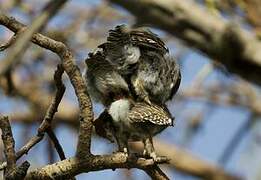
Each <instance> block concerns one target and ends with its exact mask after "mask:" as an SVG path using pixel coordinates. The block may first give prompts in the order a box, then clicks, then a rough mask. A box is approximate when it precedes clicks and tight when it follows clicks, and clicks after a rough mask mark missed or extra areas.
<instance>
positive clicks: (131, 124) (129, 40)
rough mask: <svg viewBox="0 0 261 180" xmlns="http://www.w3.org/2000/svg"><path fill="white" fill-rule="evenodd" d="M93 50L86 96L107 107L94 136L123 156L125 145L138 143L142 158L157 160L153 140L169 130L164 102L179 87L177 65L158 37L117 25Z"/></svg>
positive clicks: (170, 121)
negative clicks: (111, 142) (112, 141)
mask: <svg viewBox="0 0 261 180" xmlns="http://www.w3.org/2000/svg"><path fill="white" fill-rule="evenodd" d="M98 47H99V48H100V49H98V50H97V51H96V52H94V53H90V54H89V58H87V60H86V64H87V70H86V73H85V78H86V82H87V88H88V92H89V94H90V95H91V97H92V98H93V99H95V100H96V101H98V102H100V103H102V104H103V105H104V106H105V107H106V110H105V112H104V113H103V116H102V117H107V120H104V119H103V118H99V121H96V122H95V123H96V125H98V124H99V126H97V127H96V132H97V133H98V134H100V135H102V136H107V137H106V138H109V139H111V138H115V140H116V141H117V143H118V146H119V150H120V151H123V152H127V151H128V140H142V141H143V143H144V148H145V151H144V152H145V154H146V155H148V156H150V157H152V158H153V159H154V160H157V156H156V154H155V151H154V148H153V144H152V137H153V136H154V135H156V134H157V133H159V132H161V131H162V130H164V129H165V128H166V127H167V126H170V125H173V118H172V117H171V115H170V113H169V111H168V109H167V108H166V105H165V103H166V101H167V100H169V99H171V98H172V97H173V95H174V94H175V93H176V91H177V89H178V87H179V84H180V79H181V76H180V69H179V66H178V65H177V63H176V62H175V61H174V60H173V59H172V58H170V56H169V54H168V48H167V47H166V46H165V44H164V43H163V42H162V41H161V40H160V38H158V37H157V35H155V34H154V33H152V32H150V31H148V30H144V29H129V28H127V27H126V26H117V27H116V28H115V29H113V30H110V31H109V36H108V38H107V42H105V43H103V44H101V45H100V46H98ZM106 113H107V115H106ZM108 117H111V118H110V119H109V120H108ZM104 132H106V133H104ZM107 132H108V133H107ZM108 134H110V137H109V135H108Z"/></svg>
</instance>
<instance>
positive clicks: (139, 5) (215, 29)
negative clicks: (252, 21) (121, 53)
mask: <svg viewBox="0 0 261 180" xmlns="http://www.w3.org/2000/svg"><path fill="white" fill-rule="evenodd" d="M110 1H111V2H113V3H115V4H117V5H120V6H122V7H123V8H125V9H126V10H128V11H129V12H131V13H132V14H133V15H134V16H135V17H136V21H137V24H138V25H150V26H153V27H156V28H159V29H162V30H165V31H166V32H169V33H170V34H172V35H174V36H176V37H178V38H180V39H181V40H183V41H184V42H185V43H186V44H188V45H189V46H191V47H194V48H195V49H198V50H200V51H201V52H202V53H204V54H206V55H207V56H209V57H210V59H213V60H215V61H218V62H220V63H222V64H223V65H224V66H225V67H226V68H227V70H228V71H229V72H231V73H235V74H238V75H239V76H241V77H243V78H244V79H246V80H248V81H250V82H254V83H256V84H258V85H261V78H260V74H261V51H260V49H261V42H260V41H258V39H257V38H256V37H254V36H253V35H252V34H250V33H249V32H246V31H244V30H243V29H242V28H240V27H239V26H237V25H235V24H233V23H231V22H225V20H224V19H221V18H220V17H216V16H214V15H213V14H210V13H208V12H207V11H204V10H203V9H202V7H200V6H199V5H198V4H196V3H195V2H193V1H191V0H187V1H178V0H162V1H157V0H152V1H148V0H134V1H133V0H110ZM144 12H146V13H144Z"/></svg>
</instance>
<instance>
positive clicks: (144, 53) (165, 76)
mask: <svg viewBox="0 0 261 180" xmlns="http://www.w3.org/2000/svg"><path fill="white" fill-rule="evenodd" d="M99 47H100V48H102V50H103V51H102V52H103V54H104V56H105V57H106V59H107V60H108V62H110V63H111V64H112V66H113V67H115V69H117V70H118V72H119V74H121V75H122V76H123V77H124V79H125V80H126V82H128V84H129V87H130V90H131V91H132V94H133V96H136V97H137V98H138V99H137V100H138V101H146V102H147V103H149V104H150V103H151V101H153V102H156V103H160V104H164V103H165V102H166V101H167V100H170V99H172V97H173V95H174V94H175V93H176V92H177V89H178V87H179V85H180V80H181V74H180V69H179V66H178V64H177V63H176V61H175V60H174V59H173V58H171V56H170V55H169V54H168V48H167V47H166V45H165V44H164V42H163V41H162V40H161V39H160V38H158V37H157V35H156V34H154V33H152V32H151V31H149V30H144V29H141V28H139V29H129V28H127V27H126V26H124V25H121V26H117V27H115V29H112V30H110V31H109V36H108V38H107V42H106V43H103V44H102V45H100V46H99Z"/></svg>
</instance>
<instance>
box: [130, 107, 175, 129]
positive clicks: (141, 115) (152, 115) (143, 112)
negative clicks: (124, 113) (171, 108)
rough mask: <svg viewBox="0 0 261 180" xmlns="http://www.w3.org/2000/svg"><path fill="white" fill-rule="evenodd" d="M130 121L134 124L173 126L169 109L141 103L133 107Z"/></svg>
mask: <svg viewBox="0 0 261 180" xmlns="http://www.w3.org/2000/svg"><path fill="white" fill-rule="evenodd" d="M128 120H129V121H130V122H133V123H135V122H136V123H139V122H150V123H153V124H156V125H167V126H171V125H173V119H172V118H171V116H170V113H169V112H168V110H167V108H163V107H161V106H158V105H156V104H151V105H148V104H147V103H140V102H139V103H136V104H135V105H134V106H133V108H132V109H131V111H130V112H129V114H128Z"/></svg>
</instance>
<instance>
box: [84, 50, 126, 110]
mask: <svg viewBox="0 0 261 180" xmlns="http://www.w3.org/2000/svg"><path fill="white" fill-rule="evenodd" d="M85 62H86V65H87V68H86V72H85V79H86V83H87V89H88V92H89V93H90V96H91V97H92V98H93V99H94V100H95V101H97V102H101V103H102V104H103V105H105V106H108V105H110V104H111V103H112V102H113V101H114V100H117V99H120V98H122V97H128V96H129V95H130V93H129V88H128V84H127V83H126V81H125V80H124V79H123V77H122V76H121V75H120V74H119V73H118V72H117V70H116V69H115V68H114V66H112V65H111V64H110V63H108V62H107V60H106V59H105V56H104V54H102V52H100V51H98V52H96V53H90V54H89V57H88V58H87V59H86V61H85Z"/></svg>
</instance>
